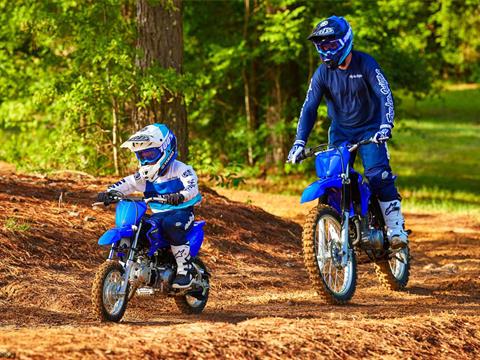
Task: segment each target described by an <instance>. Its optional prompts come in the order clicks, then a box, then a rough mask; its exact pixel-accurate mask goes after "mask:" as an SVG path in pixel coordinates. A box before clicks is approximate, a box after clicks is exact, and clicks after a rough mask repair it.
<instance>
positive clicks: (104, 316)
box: [91, 261, 130, 322]
mask: <svg viewBox="0 0 480 360" xmlns="http://www.w3.org/2000/svg"><path fill="white" fill-rule="evenodd" d="M124 273H125V271H124V269H123V267H122V265H120V264H119V263H118V262H116V261H106V262H104V263H103V264H102V265H101V266H100V267H99V268H98V270H97V273H96V274H95V278H94V280H93V284H92V295H91V296H92V306H93V313H94V314H95V316H96V318H97V319H98V320H100V321H113V322H119V321H120V320H121V319H122V317H123V315H124V314H125V310H126V309H127V303H128V295H127V294H129V288H130V286H129V285H127V290H126V294H124V295H120V294H118V293H117V292H118V290H119V288H120V286H121V284H122V279H123V276H124Z"/></svg>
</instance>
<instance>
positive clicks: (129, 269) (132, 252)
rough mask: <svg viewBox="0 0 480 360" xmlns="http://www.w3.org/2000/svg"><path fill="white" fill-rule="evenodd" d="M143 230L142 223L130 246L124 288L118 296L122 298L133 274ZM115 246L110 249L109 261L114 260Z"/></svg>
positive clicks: (122, 287)
mask: <svg viewBox="0 0 480 360" xmlns="http://www.w3.org/2000/svg"><path fill="white" fill-rule="evenodd" d="M141 228H142V222H140V225H139V226H138V228H137V229H136V230H137V233H136V234H135V239H134V240H133V243H132V245H131V246H130V252H129V254H128V259H127V261H126V262H125V273H124V280H123V282H122V286H121V288H120V291H119V292H118V294H119V295H121V296H123V295H125V294H126V293H127V286H128V280H129V279H130V273H131V272H132V266H133V258H134V257H135V252H136V249H137V244H138V237H139V236H140V230H141ZM134 230H135V229H134ZM114 246H115V244H112V248H111V249H110V253H109V255H108V259H109V260H112V258H113V254H114V252H115V249H114Z"/></svg>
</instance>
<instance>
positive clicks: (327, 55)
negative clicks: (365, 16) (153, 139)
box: [308, 16, 353, 70]
mask: <svg viewBox="0 0 480 360" xmlns="http://www.w3.org/2000/svg"><path fill="white" fill-rule="evenodd" d="M308 40H310V41H311V42H313V44H314V45H315V48H316V49H317V51H318V53H319V54H320V58H321V59H322V61H323V62H324V63H325V65H326V66H327V67H328V68H329V69H332V70H334V69H336V68H338V66H339V65H342V63H343V62H344V61H345V59H346V58H347V56H348V54H350V52H351V51H352V47H353V31H352V28H351V27H350V24H349V23H348V21H347V20H345V18H343V17H339V16H330V17H329V18H328V19H326V20H323V21H320V22H319V23H318V25H317V26H316V27H315V29H313V31H312V33H311V34H310V36H309V37H308Z"/></svg>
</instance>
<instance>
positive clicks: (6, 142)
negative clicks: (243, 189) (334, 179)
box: [0, 0, 480, 207]
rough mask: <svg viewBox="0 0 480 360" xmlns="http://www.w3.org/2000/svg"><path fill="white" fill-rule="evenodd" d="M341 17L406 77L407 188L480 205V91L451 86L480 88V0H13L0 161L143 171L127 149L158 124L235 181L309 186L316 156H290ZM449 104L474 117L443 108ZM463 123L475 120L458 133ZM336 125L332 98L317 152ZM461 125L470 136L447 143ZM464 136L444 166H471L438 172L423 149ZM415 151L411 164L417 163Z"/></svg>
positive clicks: (402, 93)
mask: <svg viewBox="0 0 480 360" xmlns="http://www.w3.org/2000/svg"><path fill="white" fill-rule="evenodd" d="M332 14H336V15H341V16H345V17H346V18H347V19H348V21H349V22H350V23H351V25H352V27H353V29H354V36H355V39H354V46H355V49H357V50H361V51H365V52H368V53H370V54H371V55H373V56H374V57H375V58H376V59H377V61H378V62H379V63H380V64H381V66H382V67H383V69H384V71H385V73H386V75H387V77H388V79H389V81H390V83H391V87H392V89H393V93H394V96H395V100H396V105H397V116H396V124H397V126H396V130H395V132H394V138H393V140H392V142H391V144H392V146H393V149H394V152H395V146H396V145H397V146H398V148H397V153H398V158H399V160H398V169H399V170H400V173H402V169H404V170H405V171H404V173H405V175H406V176H405V177H404V178H405V185H406V188H407V190H408V188H409V186H410V190H411V191H414V192H415V191H416V194H417V195H418V194H420V195H418V196H417V198H418V199H421V197H422V196H423V195H421V194H422V191H423V192H425V189H426V188H428V190H427V192H428V194H429V195H428V196H430V198H431V199H433V198H434V200H435V199H437V200H439V201H441V202H442V203H445V202H446V203H448V199H451V198H455V199H453V200H454V201H455V203H456V204H457V205H458V204H459V203H462V204H463V205H465V206H467V207H469V206H475V207H476V206H477V205H479V204H480V190H479V189H478V182H477V181H478V180H480V179H477V178H474V177H475V175H472V174H470V175H466V176H467V178H465V179H463V180H462V176H463V175H465V174H464V173H465V172H469V171H468V169H470V165H472V164H473V161H477V160H480V159H478V155H474V154H475V151H474V150H475V142H476V141H477V140H479V137H478V134H477V132H476V131H477V130H478V126H479V121H478V115H476V114H478V111H477V110H478V108H479V106H478V100H477V99H478V95H479V91H478V90H472V91H470V92H468V91H467V92H465V93H457V94H456V95H455V94H453V95H452V93H448V92H446V91H445V90H444V88H445V86H450V87H451V84H456V83H478V82H480V61H479V60H480V2H479V1H478V0H437V1H433V0H425V1H424V0H413V1H412V0H390V1H386V0H376V1H366V0H365V1H363V0H346V1H329V0H322V1H294V0H238V1H183V2H182V1H181V0H156V1H155V0H136V1H135V0H101V1H87V0H85V1H75V0H56V1H52V0H50V1H40V0H38V1H32V0H29V1H27V0H19V1H7V0H0V134H1V136H2V140H3V141H2V144H1V145H0V160H3V161H6V162H8V163H13V164H15V165H16V166H17V168H18V169H21V170H23V171H36V172H49V171H53V170H59V169H68V170H77V171H82V172H87V173H90V174H94V175H108V174H126V173H128V172H130V171H132V170H133V169H135V166H136V164H135V161H134V157H132V156H131V154H130V153H129V152H128V151H126V150H123V151H120V149H119V146H120V144H121V143H122V141H124V140H125V139H126V138H127V137H128V136H129V135H130V134H131V133H132V132H133V131H134V130H136V129H138V128H140V127H142V126H143V125H145V124H148V123H151V122H153V121H156V122H165V123H167V124H169V125H170V126H171V127H172V128H173V129H174V130H175V132H176V133H177V136H178V137H179V140H180V153H181V157H182V159H187V158H188V162H189V163H191V164H193V165H194V166H195V168H196V169H197V171H198V172H200V173H201V174H205V175H209V176H210V178H211V179H214V180H216V181H217V182H218V183H219V184H221V185H239V184H241V183H242V182H243V181H244V180H245V179H247V180H248V179H258V178H263V179H273V181H272V184H275V185H273V186H277V185H278V187H279V188H281V189H286V191H288V189H293V190H294V191H297V190H298V188H299V187H301V186H303V185H304V184H306V182H305V181H307V180H300V179H302V178H303V175H301V174H303V173H304V172H305V171H308V170H311V169H312V164H311V162H310V163H306V164H302V165H301V166H296V167H293V166H291V165H286V164H285V159H286V156H287V154H288V150H289V148H290V146H291V144H292V141H293V139H294V135H295V129H296V124H297V121H298V114H299V112H300V108H301V106H302V103H303V100H304V96H305V93H306V90H307V86H308V81H309V78H310V76H311V75H312V74H313V72H314V71H315V69H316V67H317V66H318V65H319V64H320V60H319V57H318V55H317V54H316V52H315V49H314V47H313V46H312V45H311V44H310V42H309V41H307V40H306V37H307V36H308V35H309V34H310V32H311V30H312V28H313V27H314V25H315V24H316V23H318V22H319V21H320V20H321V19H323V18H325V17H328V16H330V15H332ZM162 59H163V61H162ZM422 99H423V100H422ZM445 99H446V100H445ZM420 100H422V101H420ZM425 104H427V105H425ZM445 104H450V105H451V106H452V107H453V108H456V109H457V110H458V109H459V110H462V111H464V113H463V115H464V116H463V115H461V116H460V117H458V116H457V115H458V113H456V114H457V115H456V117H455V116H454V117H452V116H450V115H451V113H449V112H448V111H446V112H445V111H443V110H442V111H438V109H439V108H441V107H442V106H445ZM435 109H437V112H435ZM422 116H424V117H426V118H425V119H424V118H422ZM462 116H463V117H462ZM419 120H421V121H420V122H419ZM423 120H425V121H423ZM459 123H461V124H464V125H465V124H466V125H465V126H466V128H460V129H458V128H456V129H455V128H452V126H453V127H455V124H457V125H458V124H459ZM429 124H430V125H431V129H428V126H429ZM328 125H329V120H328V119H327V117H326V108H325V106H324V105H322V106H321V108H320V110H319V116H318V121H317V125H316V127H315V129H314V131H313V133H312V135H311V137H310V141H309V144H310V145H315V144H316V143H320V142H325V139H326V130H327V128H328ZM422 126H423V127H424V128H423V130H422V129H420V132H422V131H423V133H424V135H422V136H418V134H419V130H418V129H417V128H418V127H422ZM425 126H426V128H425ZM438 126H440V127H438ZM452 131H453V132H457V133H458V131H463V132H464V134H463V135H462V134H461V135H462V136H463V138H462V137H457V138H455V139H452V138H446V137H445V136H446V133H452ZM429 134H434V136H432V137H431V138H430V139H429V138H428V136H429ZM442 136H443V137H442ZM404 140H405V141H410V142H411V144H410V145H406V146H407V147H405V148H403V150H404V151H403V152H402V148H401V143H402V141H404ZM457 140H459V141H458V143H459V144H463V145H465V146H467V148H458V147H457V148H456V149H457V151H456V152H454V153H451V152H450V153H448V154H445V153H442V152H441V151H440V152H439V153H438V156H437V160H439V161H437V162H436V164H437V165H438V167H439V168H441V169H445V166H446V164H450V166H451V164H452V162H453V163H455V161H457V160H458V159H461V158H462V153H463V152H467V153H468V154H467V155H465V156H466V158H467V159H470V160H472V163H471V164H470V163H468V162H467V163H462V164H463V165H464V167H462V166H460V167H459V168H458V169H457V171H454V172H453V173H452V171H451V169H448V172H449V174H450V175H451V176H452V179H455V181H454V182H452V179H450V178H444V179H443V180H441V179H440V180H439V179H438V178H434V177H432V176H433V174H431V172H434V171H438V169H436V168H435V166H434V167H433V168H432V166H431V161H427V159H425V155H426V154H425V153H422V151H423V152H425V148H422V147H420V148H419V146H420V145H418V144H419V143H425V144H430V145H431V146H435V148H432V151H434V152H437V150H438V149H439V148H441V147H443V146H444V145H445V141H447V142H448V141H451V142H453V141H457ZM414 144H417V145H414ZM476 146H477V147H476V148H477V150H478V143H477V145H476ZM472 149H473V151H472ZM427 150H428V151H430V149H427ZM415 151H416V156H417V157H418V159H417V160H418V161H417V162H420V165H419V168H418V169H416V170H415V171H412V161H410V162H408V161H407V162H404V163H402V159H403V158H405V159H406V160H408V159H410V160H411V159H412V156H414V154H415ZM477 152H478V151H477ZM431 155H432V158H435V156H434V154H433V153H432V154H428V156H431ZM475 156H477V157H475ZM422 161H424V163H423V165H422ZM473 165H474V164H473ZM422 169H423V170H422ZM417 170H418V171H417ZM422 171H423V172H422ZM462 174H463V175H462ZM287 175H288V176H287ZM407 175H410V177H408V176H407ZM309 176H310V179H311V178H312V176H313V177H314V173H313V171H310V175H309ZM468 176H469V177H468ZM297 180H298V181H297ZM291 183H295V184H297V185H295V186H294V187H293V188H291V187H289V184H291ZM282 184H283V185H282ZM412 189H413V190H412ZM459 189H460V190H459ZM432 193H436V194H437V195H438V196H437V195H435V196H433V197H432ZM431 199H430V200H431ZM472 199H473V200H472ZM430 200H429V201H430ZM453 200H452V201H453ZM419 201H420V200H419ZM472 201H473V202H472ZM420 202H421V201H420Z"/></svg>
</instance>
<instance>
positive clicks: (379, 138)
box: [372, 127, 392, 144]
mask: <svg viewBox="0 0 480 360" xmlns="http://www.w3.org/2000/svg"><path fill="white" fill-rule="evenodd" d="M391 137H392V129H391V128H388V127H385V128H383V129H380V130H378V131H377V132H376V133H375V135H373V136H372V141H373V142H374V143H375V144H383V143H384V142H386V141H387V140H388V139H390V138H391Z"/></svg>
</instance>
